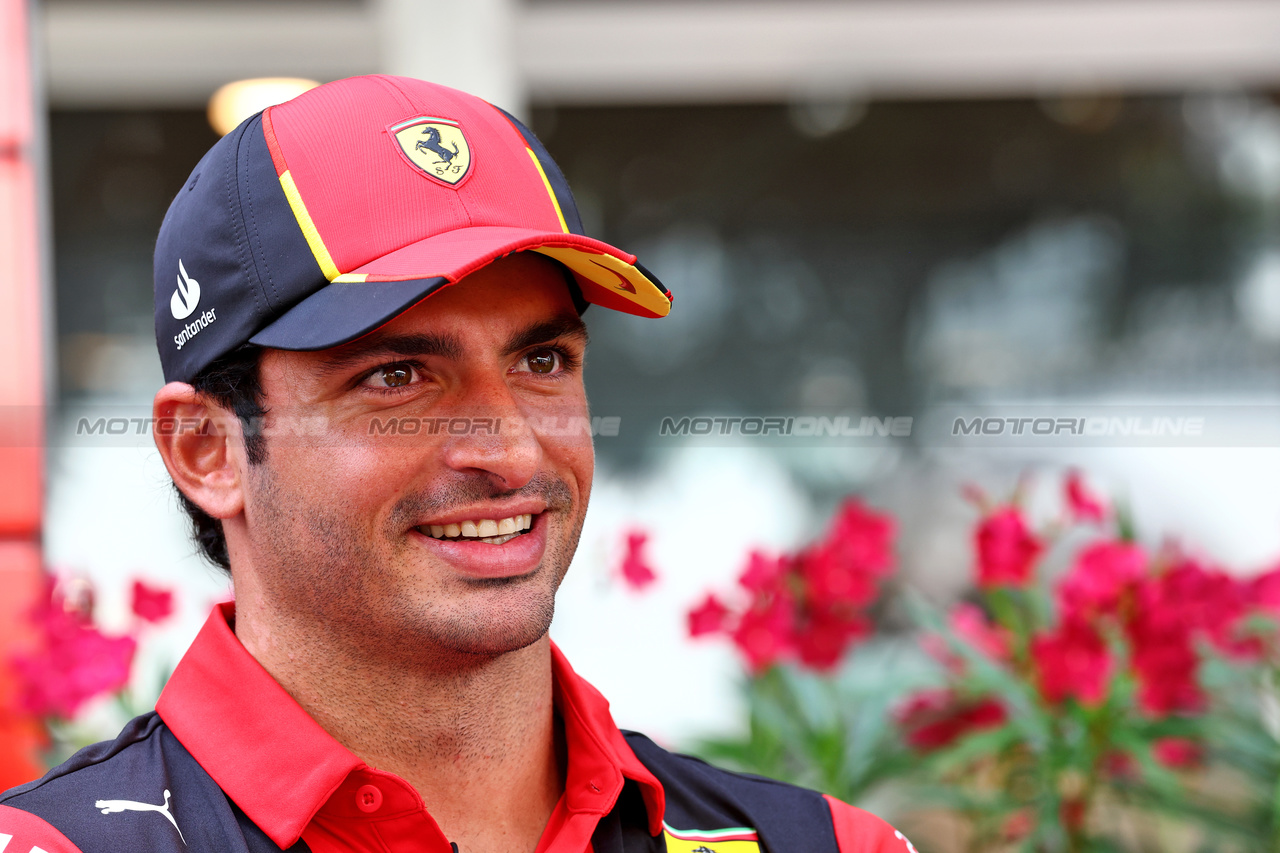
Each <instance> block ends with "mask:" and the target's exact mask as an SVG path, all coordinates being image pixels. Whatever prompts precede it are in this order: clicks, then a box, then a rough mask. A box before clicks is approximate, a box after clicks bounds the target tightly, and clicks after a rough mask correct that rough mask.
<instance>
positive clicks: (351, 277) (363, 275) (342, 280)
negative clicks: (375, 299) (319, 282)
mask: <svg viewBox="0 0 1280 853" xmlns="http://www.w3.org/2000/svg"><path fill="white" fill-rule="evenodd" d="M368 279H369V274H368V273H367V272H344V273H343V274H342V275H340V276H338V277H337V278H335V279H334V280H333V283H334V284H364V283H365V282H366V281H367V280H368Z"/></svg>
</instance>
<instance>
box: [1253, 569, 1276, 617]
mask: <svg viewBox="0 0 1280 853" xmlns="http://www.w3.org/2000/svg"><path fill="white" fill-rule="evenodd" d="M1247 597H1248V599H1249V601H1250V602H1252V603H1253V605H1254V606H1255V607H1259V608H1261V609H1262V610H1265V611H1267V612H1268V613H1271V614H1272V615H1280V567H1276V568H1274V569H1271V570H1269V571H1266V572H1263V573H1262V574H1260V575H1257V576H1256V577H1254V578H1253V580H1251V581H1250V582H1249V586H1248V596H1247Z"/></svg>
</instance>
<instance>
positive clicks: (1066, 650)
mask: <svg viewBox="0 0 1280 853" xmlns="http://www.w3.org/2000/svg"><path fill="white" fill-rule="evenodd" d="M1031 657H1032V659H1033V660H1034V662H1035V667H1036V675H1037V682H1038V684H1039V687H1040V693H1041V695H1042V696H1044V698H1045V699H1046V700H1048V701H1049V702H1052V703H1055V704H1056V703H1059V702H1062V701H1064V700H1066V699H1068V698H1074V699H1076V701H1078V702H1080V703H1081V704H1082V705H1087V706H1088V705H1097V704H1099V703H1101V702H1102V700H1103V698H1104V697H1105V696H1106V692H1107V684H1108V682H1109V681H1110V680H1111V666H1112V664H1111V654H1110V652H1109V651H1108V650H1107V644H1106V642H1105V641H1104V640H1103V639H1102V637H1101V636H1100V635H1099V634H1098V632H1097V631H1095V630H1094V629H1093V627H1092V626H1090V625H1089V624H1088V623H1086V622H1083V621H1080V620H1077V619H1068V620H1066V621H1064V622H1063V623H1062V624H1060V625H1059V626H1058V627H1057V628H1056V629H1055V630H1053V631H1051V632H1045V633H1041V634H1037V635H1036V636H1035V637H1033V638H1032V640H1031Z"/></svg>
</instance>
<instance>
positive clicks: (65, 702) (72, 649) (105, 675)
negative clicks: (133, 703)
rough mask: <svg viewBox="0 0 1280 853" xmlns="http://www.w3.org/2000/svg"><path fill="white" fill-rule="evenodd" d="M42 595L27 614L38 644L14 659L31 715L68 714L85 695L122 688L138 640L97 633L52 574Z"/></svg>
mask: <svg viewBox="0 0 1280 853" xmlns="http://www.w3.org/2000/svg"><path fill="white" fill-rule="evenodd" d="M45 596H46V597H45V599H44V600H43V601H42V602H41V604H40V605H39V606H38V607H37V608H36V609H35V610H34V611H33V612H32V614H31V616H32V622H33V623H34V625H35V627H36V631H37V637H38V644H37V646H36V647H35V648H34V649H31V650H30V651H28V652H26V653H23V654H20V655H17V656H15V657H14V658H13V660H12V665H13V669H14V671H15V672H16V674H17V675H18V679H19V695H18V703H19V705H20V707H22V709H23V710H25V711H27V712H28V713H31V714H36V715H40V716H45V715H55V716H59V717H63V718H70V717H72V716H73V715H74V714H75V712H76V711H77V710H78V709H79V708H80V706H81V705H82V704H84V703H85V702H86V701H88V700H89V699H92V698H93V697H95V696H98V695H100V694H103V693H112V692H115V691H117V690H120V689H121V688H122V687H124V685H125V684H126V683H127V682H128V680H129V668H130V666H131V665H132V663H133V655H134V652H135V651H136V649H137V642H136V641H135V640H134V638H133V637H130V636H127V635H126V636H122V637H109V636H107V635H105V634H103V633H102V632H100V631H99V630H98V629H97V628H96V627H94V625H93V624H92V623H91V622H90V621H89V618H88V615H87V614H85V613H83V612H82V611H81V610H80V609H77V607H78V605H77V604H76V603H75V602H68V601H67V600H66V599H64V597H63V595H62V593H61V591H60V590H59V589H58V588H57V586H56V585H55V583H54V581H53V579H52V578H50V579H49V580H48V582H47V584H46V592H45Z"/></svg>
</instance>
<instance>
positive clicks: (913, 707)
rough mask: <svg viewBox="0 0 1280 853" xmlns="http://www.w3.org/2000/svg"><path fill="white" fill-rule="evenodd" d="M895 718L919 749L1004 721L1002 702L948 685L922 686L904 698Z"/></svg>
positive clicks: (927, 749)
mask: <svg viewBox="0 0 1280 853" xmlns="http://www.w3.org/2000/svg"><path fill="white" fill-rule="evenodd" d="M894 719H895V720H896V721H897V723H898V725H899V726H901V727H902V730H903V739H904V740H906V742H907V745H908V746H910V747H912V748H913V749H916V750H918V751H920V752H932V751H934V750H937V749H942V748H943V747H945V746H949V745H950V744H952V743H954V742H955V741H957V740H959V739H960V738H961V737H963V736H964V735H967V734H969V733H970V732H974V731H979V730H981V729H989V728H995V727H997V726H1002V725H1004V723H1005V721H1006V720H1007V719H1008V714H1007V713H1006V712H1005V709H1004V706H1003V705H1001V704H1000V703H999V702H998V701H996V700H995V699H993V698H991V697H989V696H988V697H983V698H978V699H965V698H963V697H961V696H959V695H958V694H957V693H956V692H955V691H953V690H951V689H949V688H936V689H931V690H922V691H920V692H918V693H915V694H913V695H911V696H909V697H908V698H907V701H906V703H905V704H903V705H902V706H901V707H900V708H898V710H896V711H895V712H894Z"/></svg>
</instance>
